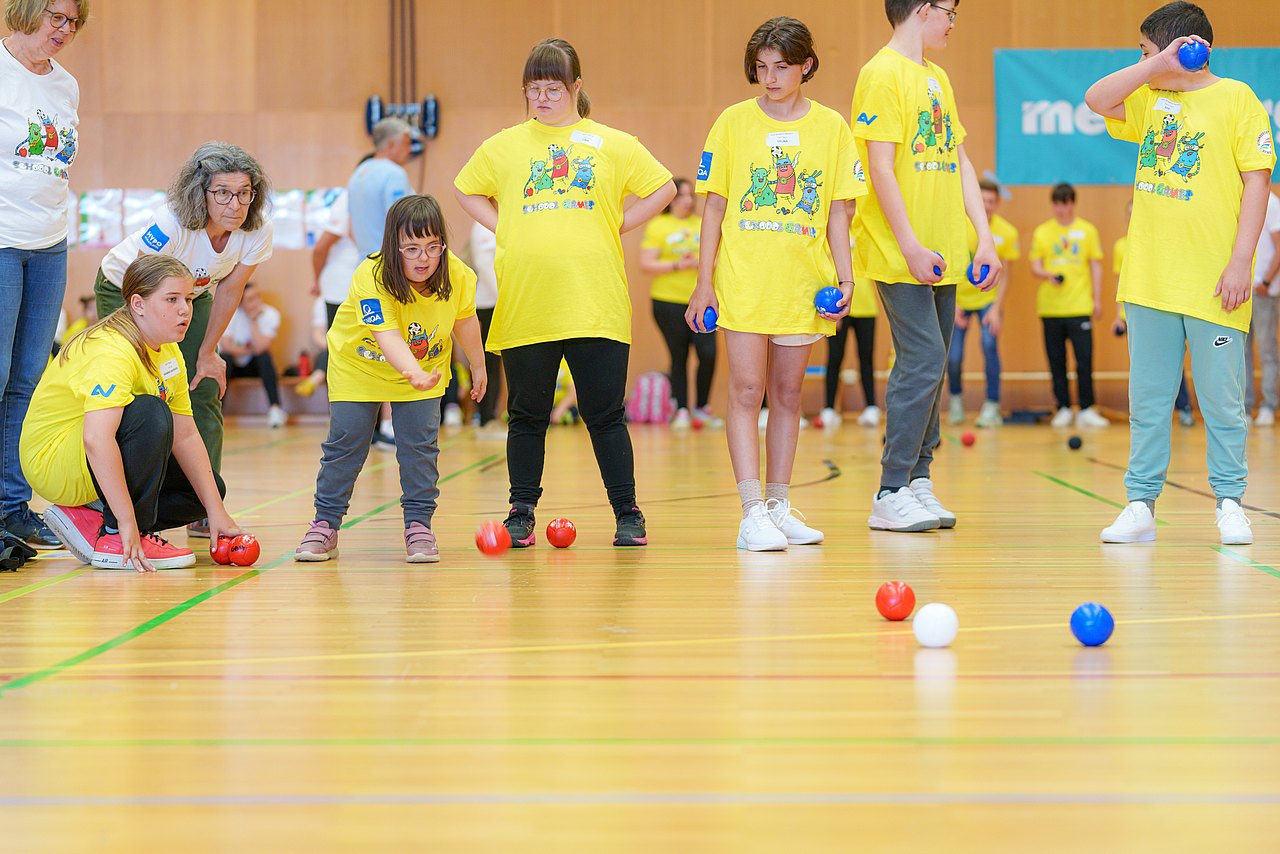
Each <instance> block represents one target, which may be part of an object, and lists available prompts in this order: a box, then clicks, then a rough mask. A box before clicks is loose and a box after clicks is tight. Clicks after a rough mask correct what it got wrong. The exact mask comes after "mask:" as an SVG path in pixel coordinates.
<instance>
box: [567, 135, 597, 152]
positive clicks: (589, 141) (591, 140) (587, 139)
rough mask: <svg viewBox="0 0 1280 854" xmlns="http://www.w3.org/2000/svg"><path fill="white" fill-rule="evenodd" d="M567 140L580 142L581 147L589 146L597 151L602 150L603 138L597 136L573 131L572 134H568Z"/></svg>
mask: <svg viewBox="0 0 1280 854" xmlns="http://www.w3.org/2000/svg"><path fill="white" fill-rule="evenodd" d="M569 139H570V141H572V142H580V143H582V144H583V145H589V146H591V147H592V148H594V149H597V150H598V149H601V148H604V137H602V136H600V135H599V134H594V133H587V132H586V131H585V130H575V131H574V132H573V133H571V134H569Z"/></svg>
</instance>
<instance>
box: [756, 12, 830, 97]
mask: <svg viewBox="0 0 1280 854" xmlns="http://www.w3.org/2000/svg"><path fill="white" fill-rule="evenodd" d="M770 48H772V49H773V50H776V51H777V52H778V53H780V54H782V58H783V59H785V60H786V61H787V62H788V63H789V64H791V65H804V63H805V60H807V59H812V60H813V65H811V66H810V67H809V71H808V72H807V73H806V74H805V75H804V77H802V78H801V81H800V82H802V83H808V82H809V80H810V79H811V78H812V77H813V75H815V74H817V73H818V54H817V51H815V50H814V49H813V33H811V32H809V28H808V27H806V26H805V25H804V23H803V22H802V21H798V20H796V19H795V18H788V17H786V16H785V15H780V16H779V17H777V18H770V19H769V20H767V21H765V22H764V23H763V24H761V25H760V26H758V27H756V31H755V32H754V33H752V34H751V38H750V39H748V40H747V50H746V55H745V56H744V57H743V65H744V67H745V69H746V72H747V82H748V83H752V84H755V83H759V82H760V78H759V77H758V76H756V62H758V61H759V59H760V52H761V51H764V50H769V49H770Z"/></svg>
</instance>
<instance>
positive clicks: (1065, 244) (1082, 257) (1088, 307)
mask: <svg viewBox="0 0 1280 854" xmlns="http://www.w3.org/2000/svg"><path fill="white" fill-rule="evenodd" d="M1031 258H1032V260H1034V261H1039V262H1040V263H1041V264H1043V265H1044V268H1045V271H1046V272H1048V273H1051V274H1053V275H1055V276H1062V279H1063V281H1062V284H1060V285H1059V284H1058V283H1057V282H1046V281H1044V280H1041V282H1040V290H1039V292H1038V293H1037V294H1036V313H1037V314H1039V315H1040V316H1041V317H1087V316H1089V315H1091V314H1093V308H1094V306H1093V274H1092V272H1091V267H1092V262H1093V261H1101V260H1102V239H1101V238H1100V237H1098V229H1097V228H1095V227H1094V225H1093V224H1092V223H1090V222H1087V221H1086V220H1083V219H1081V218H1080V217H1076V218H1075V219H1073V220H1072V221H1071V224H1070V225H1062V224H1061V223H1059V222H1058V221H1057V220H1056V219H1051V220H1049V221H1048V222H1044V223H1041V224H1040V225H1038V226H1036V230H1035V232H1034V233H1033V234H1032V235H1031Z"/></svg>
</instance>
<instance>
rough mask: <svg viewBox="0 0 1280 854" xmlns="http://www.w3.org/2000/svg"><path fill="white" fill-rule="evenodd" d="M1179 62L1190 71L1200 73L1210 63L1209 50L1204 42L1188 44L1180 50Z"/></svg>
mask: <svg viewBox="0 0 1280 854" xmlns="http://www.w3.org/2000/svg"><path fill="white" fill-rule="evenodd" d="M1178 62H1181V63H1182V67H1183V68H1185V69H1187V70H1188V71H1199V70H1200V69H1201V68H1204V67H1205V65H1206V64H1207V63H1208V62H1209V48H1208V47H1207V46H1206V45H1205V44H1204V42H1187V43H1186V44H1184V45H1183V46H1182V47H1180V48H1178Z"/></svg>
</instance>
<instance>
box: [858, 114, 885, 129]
mask: <svg viewBox="0 0 1280 854" xmlns="http://www.w3.org/2000/svg"><path fill="white" fill-rule="evenodd" d="M878 118H880V115H879V114H878V113H877V114H876V115H874V116H868V115H867V114H866V113H859V114H858V120H857V121H856V122H854V124H862V125H866V126H867V127H871V123H872V122H874V121H875V120H876V119H878Z"/></svg>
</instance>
